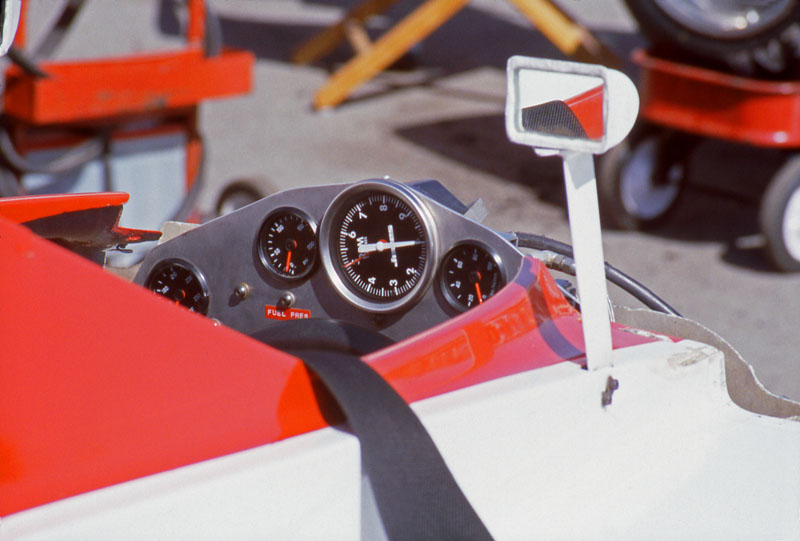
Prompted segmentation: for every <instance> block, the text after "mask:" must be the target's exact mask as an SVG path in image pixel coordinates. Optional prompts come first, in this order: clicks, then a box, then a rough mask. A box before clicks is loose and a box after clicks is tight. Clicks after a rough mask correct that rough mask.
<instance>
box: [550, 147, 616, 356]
mask: <svg viewBox="0 0 800 541" xmlns="http://www.w3.org/2000/svg"><path fill="white" fill-rule="evenodd" d="M561 158H562V161H563V164H564V183H565V185H566V192H567V214H568V216H569V228H570V236H571V237H572V250H573V252H574V254H575V277H576V279H577V282H578V295H579V297H580V300H581V315H582V319H583V340H584V343H585V347H586V366H587V368H588V369H589V370H596V369H598V368H603V367H606V366H611V365H612V362H611V322H610V319H609V316H608V288H607V286H606V270H605V258H604V257H603V240H602V235H601V229H600V211H599V208H598V205H597V180H596V177H595V172H594V157H593V156H592V155H591V154H588V153H586V152H563V153H561Z"/></svg>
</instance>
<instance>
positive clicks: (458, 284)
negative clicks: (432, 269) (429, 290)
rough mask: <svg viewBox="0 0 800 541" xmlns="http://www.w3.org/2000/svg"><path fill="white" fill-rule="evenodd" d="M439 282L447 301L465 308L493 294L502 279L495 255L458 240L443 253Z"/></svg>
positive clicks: (501, 272)
mask: <svg viewBox="0 0 800 541" xmlns="http://www.w3.org/2000/svg"><path fill="white" fill-rule="evenodd" d="M440 283H441V286H442V289H443V291H444V294H445V297H446V298H447V300H448V302H450V304H451V305H453V307H454V308H456V309H458V310H467V309H469V308H472V307H473V306H477V305H479V304H481V303H482V302H483V301H485V300H487V299H489V298H490V297H492V296H494V294H495V293H497V291H498V290H499V289H500V288H501V287H503V286H504V285H505V280H504V278H503V270H502V268H501V267H500V264H499V263H498V259H497V258H496V257H495V256H494V255H492V253H491V252H489V251H488V250H487V249H486V248H484V247H482V246H480V245H478V244H475V243H471V242H470V243H465V244H459V245H458V246H456V247H454V248H453V249H452V250H450V251H449V252H448V253H447V255H446V256H445V257H444V259H443V260H442V270H441V274H440Z"/></svg>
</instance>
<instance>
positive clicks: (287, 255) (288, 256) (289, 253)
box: [283, 250, 292, 272]
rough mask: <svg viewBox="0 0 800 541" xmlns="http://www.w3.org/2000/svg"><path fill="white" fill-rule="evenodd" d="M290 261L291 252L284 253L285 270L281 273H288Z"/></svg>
mask: <svg viewBox="0 0 800 541" xmlns="http://www.w3.org/2000/svg"><path fill="white" fill-rule="evenodd" d="M291 261H292V251H291V250H289V251H288V252H286V268H285V269H283V272H289V263H291Z"/></svg>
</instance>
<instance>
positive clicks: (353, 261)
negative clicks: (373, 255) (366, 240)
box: [344, 250, 367, 268]
mask: <svg viewBox="0 0 800 541" xmlns="http://www.w3.org/2000/svg"><path fill="white" fill-rule="evenodd" d="M359 251H360V250H359ZM365 257H367V256H363V255H362V256H361V257H359V258H357V259H354V260H352V261H351V262H350V263H347V264H346V265H345V266H344V268H348V267H352V266H353V265H355V264H356V263H358V262H359V261H361V260H362V259H364V258H365Z"/></svg>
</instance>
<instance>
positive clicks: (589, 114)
mask: <svg viewBox="0 0 800 541" xmlns="http://www.w3.org/2000/svg"><path fill="white" fill-rule="evenodd" d="M603 88H604V85H598V86H596V87H594V88H590V89H589V90H587V91H586V92H583V93H582V94H578V95H577V96H573V97H572V98H570V99H568V100H564V103H566V104H567V106H568V107H569V109H570V111H572V112H573V113H574V114H575V116H576V117H577V118H578V121H579V122H580V123H581V126H583V131H585V132H586V136H587V137H588V138H589V139H602V137H603Z"/></svg>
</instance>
